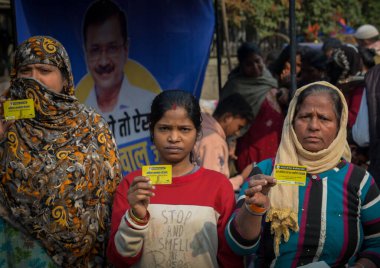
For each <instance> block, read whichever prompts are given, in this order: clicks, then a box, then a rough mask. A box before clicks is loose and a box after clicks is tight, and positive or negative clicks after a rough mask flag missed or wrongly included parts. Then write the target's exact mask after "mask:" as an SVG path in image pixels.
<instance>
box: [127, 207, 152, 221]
mask: <svg viewBox="0 0 380 268" xmlns="http://www.w3.org/2000/svg"><path fill="white" fill-rule="evenodd" d="M128 215H129V217H130V219H131V220H132V221H133V222H134V223H135V224H138V225H146V224H147V223H148V222H149V219H150V214H149V211H148V210H146V214H145V216H144V217H143V218H140V217H138V216H136V213H135V212H134V211H133V209H132V208H130V209H129V210H128Z"/></svg>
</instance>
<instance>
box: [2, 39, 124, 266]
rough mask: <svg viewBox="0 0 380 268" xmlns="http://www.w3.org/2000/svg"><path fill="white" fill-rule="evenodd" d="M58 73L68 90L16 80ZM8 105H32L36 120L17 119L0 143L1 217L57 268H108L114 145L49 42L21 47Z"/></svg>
mask: <svg viewBox="0 0 380 268" xmlns="http://www.w3.org/2000/svg"><path fill="white" fill-rule="evenodd" d="M33 63H43V64H51V65H54V66H57V67H58V68H59V69H60V70H61V72H62V74H63V76H64V78H65V79H66V80H67V82H68V83H67V86H66V87H65V88H64V90H63V91H62V93H56V92H53V91H50V90H48V89H47V88H46V87H45V86H44V85H42V84H41V83H40V82H38V81H37V80H34V79H32V78H17V71H18V68H19V67H20V66H23V65H27V64H33ZM9 96H10V98H11V99H25V98H29V99H33V100H34V106H35V114H36V117H35V118H32V119H21V120H16V121H15V123H14V124H12V125H11V126H10V128H9V129H8V131H7V132H6V133H5V134H6V139H5V141H3V142H2V144H0V172H1V173H0V178H1V182H0V214H1V216H2V217H3V218H4V219H6V220H7V221H8V222H10V223H11V224H12V225H13V226H15V227H17V228H19V229H20V230H22V231H23V232H25V233H26V234H27V235H29V236H31V237H32V238H34V239H36V240H38V241H40V243H41V244H42V245H43V246H44V247H45V249H46V251H47V253H48V254H49V255H50V256H51V257H52V259H53V260H54V261H55V262H56V263H57V264H58V265H60V266H66V267H94V266H102V265H104V263H105V247H106V241H107V238H108V231H109V226H110V216H111V205H112V201H113V200H112V199H113V194H114V192H115V190H116V186H117V184H118V182H119V181H120V179H121V172H120V164H119V160H118V154H117V150H116V144H115V141H114V138H113V137H112V135H111V133H110V130H109V128H108V125H107V123H106V122H105V120H104V119H103V118H102V117H101V116H100V115H98V114H97V113H95V112H94V110H93V109H90V108H87V107H86V106H84V105H82V104H80V103H79V102H78V100H77V99H76V98H75V96H74V88H73V79H72V74H71V69H70V63H69V59H68V56H67V53H66V51H65V49H64V48H63V46H62V45H61V44H60V43H59V42H58V41H56V40H54V39H53V38H51V37H46V36H36V37H31V38H29V39H28V40H27V41H25V42H24V43H23V44H21V45H20V46H19V48H18V49H17V51H16V54H15V66H14V69H13V72H12V80H11V87H10V91H9Z"/></svg>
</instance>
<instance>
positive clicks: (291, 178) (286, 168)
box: [274, 164, 307, 186]
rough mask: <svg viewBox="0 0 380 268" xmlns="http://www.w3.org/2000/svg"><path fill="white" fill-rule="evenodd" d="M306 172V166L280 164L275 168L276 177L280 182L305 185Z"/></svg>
mask: <svg viewBox="0 0 380 268" xmlns="http://www.w3.org/2000/svg"><path fill="white" fill-rule="evenodd" d="M306 173H307V172H306V167H305V166H296V165H282V164H278V165H276V166H275V168H274V177H275V178H276V180H277V183H279V184H292V185H298V186H305V184H306Z"/></svg>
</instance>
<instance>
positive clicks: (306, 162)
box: [266, 81, 351, 256]
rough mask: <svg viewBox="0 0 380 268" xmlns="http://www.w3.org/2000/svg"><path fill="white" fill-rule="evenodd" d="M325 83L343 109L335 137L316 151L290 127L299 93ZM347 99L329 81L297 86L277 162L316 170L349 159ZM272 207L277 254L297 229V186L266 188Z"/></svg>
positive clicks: (312, 172)
mask: <svg viewBox="0 0 380 268" xmlns="http://www.w3.org/2000/svg"><path fill="white" fill-rule="evenodd" d="M316 85H319V86H325V87H328V88H330V89H331V90H333V91H336V92H337V93H338V95H339V97H340V100H341V101H342V105H343V107H342V108H343V110H342V114H341V119H340V124H339V126H340V128H339V131H338V134H337V136H336V137H335V139H334V141H333V142H332V143H331V144H330V145H329V147H328V148H326V149H323V150H321V151H319V152H310V151H307V150H305V149H304V148H303V147H302V145H301V144H300V142H299V141H298V138H297V135H296V133H295V131H294V128H293V119H294V117H295V116H296V114H295V109H296V104H297V100H298V97H299V95H300V94H301V92H302V91H304V90H306V89H308V88H309V87H311V86H316ZM347 118H348V109H347V103H346V100H345V98H344V95H343V94H342V92H341V91H340V90H339V89H338V88H337V87H335V86H333V85H332V84H330V83H328V82H324V81H320V82H315V83H311V84H308V85H305V86H303V87H301V88H299V89H298V90H297V91H296V92H295V94H294V97H293V99H292V101H291V102H290V104H289V110H288V114H287V116H286V118H285V121H284V126H283V129H282V136H281V142H280V145H279V148H278V150H277V155H276V160H275V165H276V164H290V165H297V166H306V168H307V172H308V173H311V174H317V173H321V172H324V171H327V170H329V169H332V168H334V167H335V166H336V165H337V164H338V163H339V161H340V159H341V158H342V157H343V158H344V159H345V160H347V161H351V151H350V147H349V146H348V143H347V131H346V127H347ZM269 199H270V203H271V208H270V210H269V211H268V213H267V217H266V221H267V222H271V232H272V233H273V234H274V250H275V254H276V256H278V255H279V244H280V243H281V240H282V238H283V239H284V241H285V242H287V241H288V239H289V236H290V230H292V231H294V232H298V229H299V226H298V206H299V196H298V187H297V186H293V185H286V184H278V185H276V186H275V187H273V188H272V189H271V190H270V192H269Z"/></svg>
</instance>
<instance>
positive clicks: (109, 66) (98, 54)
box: [85, 16, 128, 90]
mask: <svg viewBox="0 0 380 268" xmlns="http://www.w3.org/2000/svg"><path fill="white" fill-rule="evenodd" d="M86 37H87V41H86V47H85V49H86V59H87V66H88V69H89V71H90V73H91V75H92V77H93V79H94V82H95V86H96V88H97V89H99V90H112V89H118V88H119V87H120V85H121V83H122V79H123V69H124V65H125V63H126V61H127V57H128V48H127V45H126V44H125V43H124V40H123V36H122V34H121V29H120V24H119V20H118V17H117V16H113V17H111V18H109V19H107V20H106V21H105V22H104V23H102V24H94V25H89V27H88V28H87V33H86Z"/></svg>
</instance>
